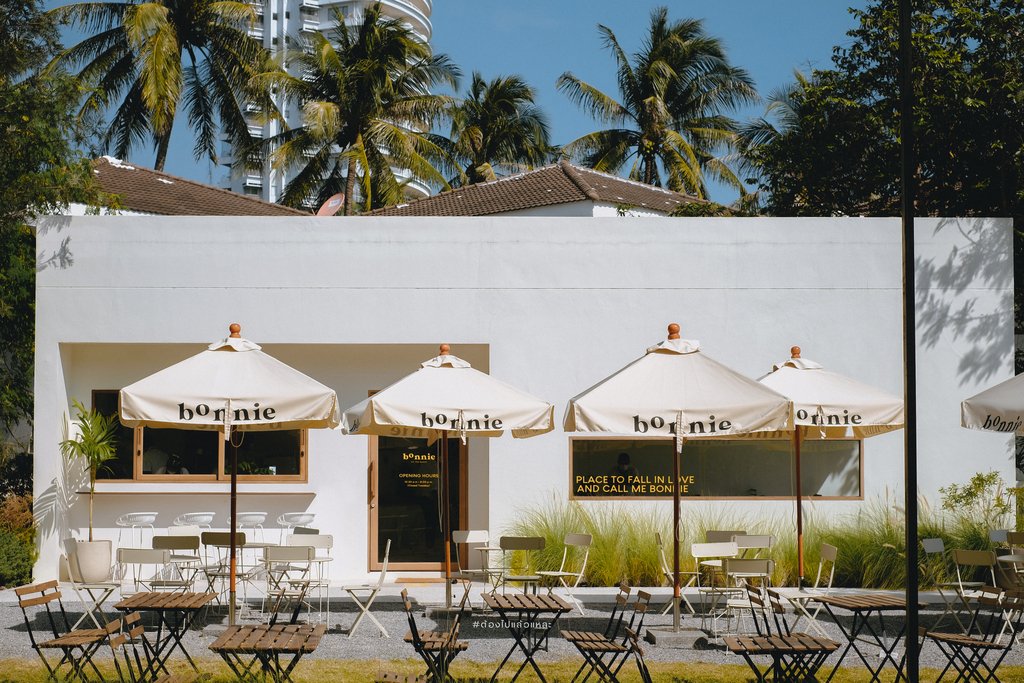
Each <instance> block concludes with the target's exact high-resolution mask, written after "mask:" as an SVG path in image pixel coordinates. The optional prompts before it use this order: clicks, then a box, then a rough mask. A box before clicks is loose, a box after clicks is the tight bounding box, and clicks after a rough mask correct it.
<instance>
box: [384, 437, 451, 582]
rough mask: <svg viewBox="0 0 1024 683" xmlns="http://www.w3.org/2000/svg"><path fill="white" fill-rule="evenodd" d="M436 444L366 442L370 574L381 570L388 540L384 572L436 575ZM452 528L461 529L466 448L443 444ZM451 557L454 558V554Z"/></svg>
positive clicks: (439, 557)
mask: <svg viewBox="0 0 1024 683" xmlns="http://www.w3.org/2000/svg"><path fill="white" fill-rule="evenodd" d="M440 460H441V442H440V441H435V442H434V443H433V444H429V445H428V444H427V440H426V439H406V438H399V437H390V436H381V437H377V438H376V439H373V438H371V439H370V467H369V473H368V474H369V477H368V478H369V482H368V483H369V496H368V498H369V506H370V569H371V570H377V569H380V566H381V562H382V561H383V559H384V547H385V545H386V544H387V541H388V539H391V556H390V560H389V562H390V563H389V565H388V569H389V570H391V569H392V568H394V569H409V570H421V571H441V570H443V569H444V564H443V563H444V544H443V539H442V538H441V487H440V482H441V462H440ZM448 477H449V482H450V485H449V492H450V507H449V510H450V513H449V514H450V519H451V528H452V529H453V530H455V529H462V528H464V526H463V521H464V520H465V518H466V515H465V508H466V505H465V502H466V480H467V478H466V449H465V447H464V446H463V445H462V441H461V440H460V439H458V438H454V439H449V440H448ZM453 557H454V555H453Z"/></svg>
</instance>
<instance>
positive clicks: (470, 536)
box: [452, 529, 492, 608]
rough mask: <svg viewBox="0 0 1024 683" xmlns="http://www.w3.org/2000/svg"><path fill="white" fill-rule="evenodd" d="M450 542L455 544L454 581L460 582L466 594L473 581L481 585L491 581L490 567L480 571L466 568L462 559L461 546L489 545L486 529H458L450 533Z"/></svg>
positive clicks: (470, 602)
mask: <svg viewBox="0 0 1024 683" xmlns="http://www.w3.org/2000/svg"><path fill="white" fill-rule="evenodd" d="M452 542H453V543H454V544H455V567H456V570H455V574H454V576H455V580H457V581H460V582H461V583H462V585H463V588H464V589H465V592H466V593H469V590H470V587H471V586H472V585H473V581H480V582H481V583H484V584H488V583H490V581H491V574H492V572H491V570H490V567H486V566H485V567H481V568H480V569H471V568H470V567H469V566H468V564H469V563H468V562H464V561H463V559H462V551H461V550H460V549H461V547H462V546H467V548H468V547H474V546H475V547H477V548H480V547H486V546H487V544H488V543H490V534H489V533H488V531H487V530H486V529H474V530H466V529H460V530H457V531H453V532H452ZM469 604H470V608H472V606H473V603H472V600H470V601H469Z"/></svg>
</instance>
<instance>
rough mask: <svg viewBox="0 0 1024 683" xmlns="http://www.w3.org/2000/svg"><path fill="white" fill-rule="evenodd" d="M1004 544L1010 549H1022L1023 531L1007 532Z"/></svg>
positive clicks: (1023, 546) (1023, 543) (1023, 545)
mask: <svg viewBox="0 0 1024 683" xmlns="http://www.w3.org/2000/svg"><path fill="white" fill-rule="evenodd" d="M1006 544H1007V545H1008V546H1010V547H1011V548H1016V549H1020V548H1024V531H1007V532H1006Z"/></svg>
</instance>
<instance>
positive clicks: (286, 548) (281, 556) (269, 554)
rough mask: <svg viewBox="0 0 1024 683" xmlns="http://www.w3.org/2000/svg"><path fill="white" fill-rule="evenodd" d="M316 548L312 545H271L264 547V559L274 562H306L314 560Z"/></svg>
mask: <svg viewBox="0 0 1024 683" xmlns="http://www.w3.org/2000/svg"><path fill="white" fill-rule="evenodd" d="M315 554H316V548H314V547H313V546H311V545H271V546H267V547H266V548H264V549H263V561H264V562H267V563H274V562H288V563H295V562H305V563H306V564H309V563H310V562H312V561H313V557H314V555H315Z"/></svg>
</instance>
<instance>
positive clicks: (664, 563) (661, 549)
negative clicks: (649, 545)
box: [654, 531, 674, 581]
mask: <svg viewBox="0 0 1024 683" xmlns="http://www.w3.org/2000/svg"><path fill="white" fill-rule="evenodd" d="M654 542H655V543H656V544H657V545H658V561H659V562H660V563H661V573H662V574H663V575H664V576H665V578H666V579H668V580H669V581H672V580H673V577H674V574H673V573H672V567H671V566H670V565H669V563H668V556H667V555H665V542H664V541H663V540H662V538H661V532H660V531H655V532H654Z"/></svg>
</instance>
